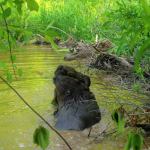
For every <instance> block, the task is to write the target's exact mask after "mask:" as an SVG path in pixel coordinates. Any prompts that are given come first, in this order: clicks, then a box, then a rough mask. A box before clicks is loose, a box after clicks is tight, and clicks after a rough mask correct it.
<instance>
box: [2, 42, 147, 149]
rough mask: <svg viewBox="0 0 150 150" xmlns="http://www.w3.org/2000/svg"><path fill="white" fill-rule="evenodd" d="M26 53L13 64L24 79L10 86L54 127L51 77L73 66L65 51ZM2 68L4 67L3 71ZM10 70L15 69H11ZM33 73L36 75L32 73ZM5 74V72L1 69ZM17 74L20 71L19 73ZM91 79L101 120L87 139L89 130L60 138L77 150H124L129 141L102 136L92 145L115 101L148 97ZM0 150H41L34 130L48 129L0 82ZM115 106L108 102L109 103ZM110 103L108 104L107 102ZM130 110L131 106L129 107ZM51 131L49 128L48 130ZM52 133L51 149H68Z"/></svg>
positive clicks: (29, 48) (28, 49)
mask: <svg viewBox="0 0 150 150" xmlns="http://www.w3.org/2000/svg"><path fill="white" fill-rule="evenodd" d="M23 48H24V49H25V52H22V53H15V54H16V55H17V60H16V62H15V63H14V64H15V65H16V66H17V67H19V68H21V69H22V70H23V76H22V77H18V75H17V80H15V79H14V82H13V83H12V84H11V86H12V87H14V88H15V89H16V90H17V91H18V93H19V94H20V95H21V96H22V97H23V98H24V99H25V100H26V101H27V102H28V103H29V104H30V105H31V106H32V107H33V108H34V109H35V110H36V111H37V112H38V113H39V114H40V115H42V116H43V117H44V118H45V119H46V120H47V121H48V122H49V123H50V124H51V125H52V126H53V125H54V124H55V121H56V120H55V118H54V117H53V115H52V114H53V112H54V110H55V108H54V107H53V106H52V105H51V104H50V102H51V100H52V99H53V96H54V84H53V82H52V78H53V76H54V71H55V69H56V68H57V66H58V65H60V64H63V65H72V64H71V62H64V61H63V56H64V55H65V54H64V52H61V53H60V54H59V55H58V54H57V52H55V51H54V50H53V49H51V48H50V47H48V46H34V45H30V46H24V47H23ZM8 58H9V54H2V55H1V56H0V60H1V61H4V62H6V63H7V66H10V65H11V64H9V63H8V62H7V60H8ZM0 69H1V68H0ZM8 69H11V73H13V72H12V68H11V67H9V68H8ZM33 72H34V73H33ZM0 74H1V75H2V74H3V69H1V70H0ZM16 74H17V72H16ZM90 77H91V80H92V85H91V91H92V92H93V93H94V94H95V96H96V99H97V100H98V103H99V106H100V109H101V111H102V120H101V122H100V123H99V124H97V125H95V126H94V127H93V130H92V133H91V137H90V138H88V137H87V135H88V132H89V129H86V130H84V131H82V132H77V131H61V132H60V133H61V135H62V136H63V137H64V138H65V139H66V140H67V142H68V143H69V144H70V146H71V147H72V148H73V149H74V150H79V149H80V150H97V149H103V150H104V149H114V150H120V149H123V147H124V145H125V142H126V139H124V138H120V137H119V138H118V137H116V138H114V137H111V136H110V137H108V138H103V136H100V138H99V140H98V143H95V142H93V139H94V138H95V136H97V135H98V133H101V132H102V131H103V130H105V129H106V126H107V124H108V123H109V122H110V121H111V117H110V114H111V112H112V110H113V109H114V108H116V106H117V105H116V103H113V102H114V101H116V98H117V99H119V101H121V102H126V103H128V102H130V103H131V102H133V103H136V104H139V105H140V104H141V103H142V102H143V101H146V100H148V97H147V96H145V95H140V94H137V93H134V92H132V91H129V90H128V91H126V90H123V89H120V88H118V87H113V84H110V83H109V82H107V81H106V82H101V81H97V79H96V78H95V76H94V75H90ZM0 87H1V88H0V119H1V122H0V129H1V130H0V149H1V150H21V149H23V150H40V148H39V147H37V146H36V145H35V144H33V142H32V136H33V132H34V130H35V129H36V128H37V127H38V126H39V125H42V126H45V127H47V126H46V125H45V124H44V123H43V121H42V120H41V119H40V118H39V117H38V116H36V115H35V114H34V113H33V112H32V111H31V110H30V109H29V108H28V107H27V106H26V105H25V104H24V103H23V102H22V101H21V99H20V98H19V97H18V96H17V95H16V94H15V93H14V92H13V91H12V90H11V89H10V88H9V87H8V86H7V85H6V84H5V83H4V82H2V81H1V80H0ZM110 101H111V102H112V103H109V102H110ZM107 102H108V103H107ZM127 109H128V106H127ZM47 128H48V127H47ZM49 130H50V146H49V147H48V148H47V149H51V150H65V149H66V150H67V149H68V148H67V146H66V145H65V143H64V142H63V141H62V139H60V138H59V137H58V135H56V133H54V132H53V131H52V130H51V129H49ZM148 144H149V145H150V142H149V143H148Z"/></svg>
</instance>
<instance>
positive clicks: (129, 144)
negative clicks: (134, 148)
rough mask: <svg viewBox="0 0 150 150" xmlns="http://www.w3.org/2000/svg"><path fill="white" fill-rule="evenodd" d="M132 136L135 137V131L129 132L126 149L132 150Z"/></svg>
mask: <svg viewBox="0 0 150 150" xmlns="http://www.w3.org/2000/svg"><path fill="white" fill-rule="evenodd" d="M132 137H133V133H132V132H130V133H129V138H128V141H127V142H126V145H125V148H124V150H130V149H131V140H132Z"/></svg>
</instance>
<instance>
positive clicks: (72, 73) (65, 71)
mask: <svg viewBox="0 0 150 150" xmlns="http://www.w3.org/2000/svg"><path fill="white" fill-rule="evenodd" d="M55 75H64V76H69V77H72V78H75V79H77V80H78V81H79V82H81V83H83V84H84V88H85V90H89V87H90V85H91V80H90V78H89V77H88V76H87V75H84V74H82V73H80V72H78V71H76V70H75V69H74V68H72V67H69V66H63V65H60V66H58V68H57V69H56V71H55Z"/></svg>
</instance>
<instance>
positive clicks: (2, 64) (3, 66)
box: [0, 61, 7, 69]
mask: <svg viewBox="0 0 150 150" xmlns="http://www.w3.org/2000/svg"><path fill="white" fill-rule="evenodd" d="M0 67H2V68H5V69H7V66H6V64H5V63H4V62H3V61H0Z"/></svg>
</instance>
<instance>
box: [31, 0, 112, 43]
mask: <svg viewBox="0 0 150 150" xmlns="http://www.w3.org/2000/svg"><path fill="white" fill-rule="evenodd" d="M114 4H115V3H114ZM39 5H40V10H39V12H38V13H32V15H30V18H29V20H30V22H29V24H44V25H45V27H46V26H47V25H48V24H51V23H52V26H55V27H57V28H60V29H62V30H64V31H65V32H67V33H69V34H71V35H72V36H74V37H75V38H76V39H78V40H80V39H84V40H86V41H93V40H94V38H95V35H96V34H101V33H100V31H101V30H100V29H101V26H102V24H101V23H100V22H98V19H99V18H100V16H101V14H102V13H104V12H105V11H106V10H107V9H110V8H109V7H110V0H105V1H104V0H94V1H92V0H79V1H76V0H71V1H67V0H56V1H52V0H49V1H40V2H39ZM31 20H32V21H31ZM43 28H44V27H43ZM32 30H33V32H34V33H39V31H40V30H39V28H37V27H36V26H35V27H32ZM57 33H59V36H60V37H62V38H63V39H67V38H68V37H67V36H66V35H65V34H64V33H62V32H60V31H57Z"/></svg>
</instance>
